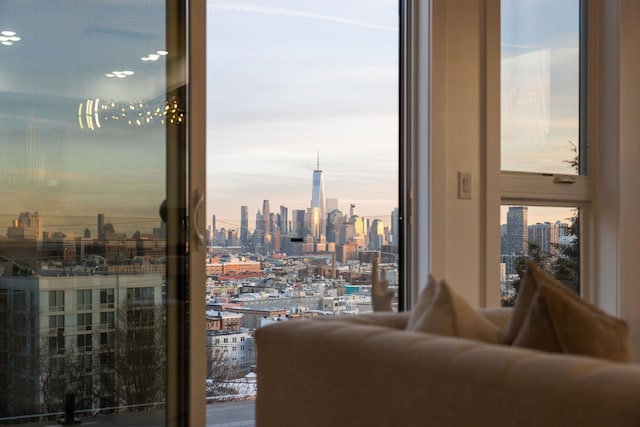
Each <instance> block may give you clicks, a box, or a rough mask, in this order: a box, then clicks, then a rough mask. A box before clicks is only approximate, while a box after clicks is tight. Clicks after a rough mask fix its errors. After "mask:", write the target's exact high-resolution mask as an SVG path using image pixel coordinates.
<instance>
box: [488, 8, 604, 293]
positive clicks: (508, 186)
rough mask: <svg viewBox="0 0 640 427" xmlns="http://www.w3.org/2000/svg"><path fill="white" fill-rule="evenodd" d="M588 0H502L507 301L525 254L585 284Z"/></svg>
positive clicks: (571, 282) (572, 283)
mask: <svg viewBox="0 0 640 427" xmlns="http://www.w3.org/2000/svg"><path fill="white" fill-rule="evenodd" d="M582 5H583V2H582V1H580V0H566V1H562V2H549V3H548V4H546V3H536V2H529V1H525V0H502V1H501V4H500V12H501V61H500V63H501V85H500V88H501V96H500V99H501V136H500V147H501V162H502V163H501V169H502V173H501V175H502V176H501V179H500V182H501V201H502V210H501V217H502V218H501V222H500V224H501V233H500V234H501V236H500V246H501V247H500V253H501V270H500V271H501V279H500V281H501V302H502V304H506V305H511V304H512V303H513V300H514V298H515V293H516V290H517V283H518V281H519V278H520V277H521V276H522V274H523V272H524V270H523V269H524V265H525V262H526V261H527V260H534V261H535V262H537V263H538V264H540V266H541V267H543V268H544V269H546V270H547V271H549V272H550V273H551V274H552V275H554V276H556V277H557V278H559V279H561V280H562V281H563V282H564V283H565V284H566V285H567V286H568V287H570V288H571V289H573V290H575V291H576V292H580V291H581V284H580V282H581V278H582V275H581V268H580V258H581V245H580V239H579V237H580V234H581V230H586V229H585V228H584V227H581V225H584V222H585V221H588V220H589V218H590V216H589V209H590V203H591V190H590V188H589V182H588V177H587V173H588V170H589V168H588V167H587V166H588V149H587V141H586V137H587V135H586V132H585V129H586V127H585V122H586V118H585V114H586V108H585V107H584V106H585V105H586V92H585V91H584V87H585V86H584V84H585V79H586V69H585V64H586V62H585V61H584V55H585V54H586V53H585V51H584V46H585V45H584V44H583V40H584V37H586V36H585V33H586V31H585V29H584V26H585V25H586V21H585V20H584V18H583V15H582V10H581V8H582ZM582 233H584V231H582ZM514 284H515V285H514Z"/></svg>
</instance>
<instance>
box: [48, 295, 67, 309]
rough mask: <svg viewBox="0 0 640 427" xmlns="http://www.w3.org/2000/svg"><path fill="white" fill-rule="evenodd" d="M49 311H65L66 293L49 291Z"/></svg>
mask: <svg viewBox="0 0 640 427" xmlns="http://www.w3.org/2000/svg"><path fill="white" fill-rule="evenodd" d="M49 311H64V291H49Z"/></svg>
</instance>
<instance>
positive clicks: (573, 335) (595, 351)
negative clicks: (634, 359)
mask: <svg viewBox="0 0 640 427" xmlns="http://www.w3.org/2000/svg"><path fill="white" fill-rule="evenodd" d="M503 342H504V343H505V344H511V345H514V346H519V347H527V348H532V349H536V350H542V351H549V352H559V353H571V354H579V355H585V356H594V357H600V358H605V359H610V360H614V361H618V362H629V361H631V343H630V338H629V328H628V326H627V324H626V322H624V321H623V320H620V319H617V318H615V317H613V316H610V315H609V314H607V313H605V312H604V311H603V310H601V309H600V308H598V307H596V306H594V305H592V304H589V303H588V302H586V301H584V300H582V299H581V298H580V297H579V296H578V295H577V294H575V293H574V292H572V291H570V290H569V289H567V288H566V287H565V286H564V285H563V284H562V283H561V282H560V281H558V280H557V279H555V278H554V277H552V276H550V275H549V274H548V273H546V272H545V271H544V270H542V269H541V268H540V267H538V266H537V265H536V264H535V263H534V262H530V263H529V264H528V265H527V270H526V272H525V275H524V277H523V279H522V283H521V285H520V293H519V295H518V299H517V300H516V304H515V306H514V308H513V314H512V316H511V319H510V321H509V324H508V326H507V330H506V332H505V336H504V340H503Z"/></svg>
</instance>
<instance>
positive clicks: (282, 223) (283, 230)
mask: <svg viewBox="0 0 640 427" xmlns="http://www.w3.org/2000/svg"><path fill="white" fill-rule="evenodd" d="M278 227H279V228H280V234H281V235H283V236H286V235H287V234H289V209H288V208H287V207H286V206H282V205H281V206H280V218H279V220H278Z"/></svg>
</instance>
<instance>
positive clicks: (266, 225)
mask: <svg viewBox="0 0 640 427" xmlns="http://www.w3.org/2000/svg"><path fill="white" fill-rule="evenodd" d="M262 220H263V226H262V230H263V231H264V234H263V237H262V245H263V246H268V245H269V243H270V242H271V211H270V209H269V201H268V200H263V201H262Z"/></svg>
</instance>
